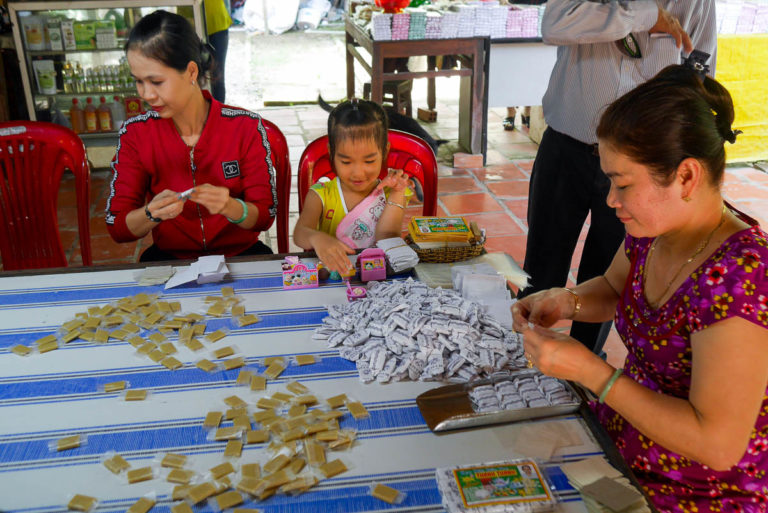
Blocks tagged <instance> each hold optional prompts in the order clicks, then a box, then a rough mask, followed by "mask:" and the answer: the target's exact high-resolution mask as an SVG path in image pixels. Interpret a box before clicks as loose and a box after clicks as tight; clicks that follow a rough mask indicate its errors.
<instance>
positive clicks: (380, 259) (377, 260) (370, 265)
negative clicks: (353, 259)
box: [357, 248, 387, 282]
mask: <svg viewBox="0 0 768 513" xmlns="http://www.w3.org/2000/svg"><path fill="white" fill-rule="evenodd" d="M357 263H358V265H359V266H360V281H363V282H366V281H380V280H386V279H387V261H386V256H385V253H384V250H383V249H379V248H368V249H364V250H363V251H362V253H360V255H359V256H358V257H357Z"/></svg>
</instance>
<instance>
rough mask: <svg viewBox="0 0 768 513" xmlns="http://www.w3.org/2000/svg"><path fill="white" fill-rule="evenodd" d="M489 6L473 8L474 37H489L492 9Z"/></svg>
mask: <svg viewBox="0 0 768 513" xmlns="http://www.w3.org/2000/svg"><path fill="white" fill-rule="evenodd" d="M490 7H491V6H490V5H489V4H484V5H483V6H481V7H477V8H475V36H480V37H485V36H490V35H491V19H492V17H493V9H491V8H490Z"/></svg>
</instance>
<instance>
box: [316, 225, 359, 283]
mask: <svg viewBox="0 0 768 513" xmlns="http://www.w3.org/2000/svg"><path fill="white" fill-rule="evenodd" d="M312 247H313V248H314V250H315V253H317V257H318V258H319V259H320V261H321V262H323V265H325V266H326V267H327V268H328V270H330V271H336V272H338V273H340V274H341V273H346V272H347V271H349V270H350V269H352V262H351V261H350V260H349V257H348V256H347V255H354V254H355V250H354V249H352V248H350V247H349V246H347V245H346V244H344V243H343V242H341V241H340V240H339V239H337V238H336V237H332V236H331V235H328V234H327V233H324V232H317V233H315V234H314V235H313V236H312Z"/></svg>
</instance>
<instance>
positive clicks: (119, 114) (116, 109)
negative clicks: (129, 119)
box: [111, 96, 125, 130]
mask: <svg viewBox="0 0 768 513" xmlns="http://www.w3.org/2000/svg"><path fill="white" fill-rule="evenodd" d="M113 100H114V101H113V102H112V105H111V108H112V124H113V125H114V128H115V130H120V127H121V126H123V121H125V105H123V101H122V100H121V99H120V97H119V96H115V97H114V98H113Z"/></svg>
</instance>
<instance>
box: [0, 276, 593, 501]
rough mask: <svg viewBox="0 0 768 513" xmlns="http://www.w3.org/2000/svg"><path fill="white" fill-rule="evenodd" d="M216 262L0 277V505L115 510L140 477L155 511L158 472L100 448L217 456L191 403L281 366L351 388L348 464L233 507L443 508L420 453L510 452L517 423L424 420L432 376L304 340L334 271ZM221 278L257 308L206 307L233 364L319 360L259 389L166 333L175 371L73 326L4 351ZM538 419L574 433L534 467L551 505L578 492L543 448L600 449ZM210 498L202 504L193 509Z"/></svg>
mask: <svg viewBox="0 0 768 513" xmlns="http://www.w3.org/2000/svg"><path fill="white" fill-rule="evenodd" d="M230 269H231V271H232V278H233V281H231V282H227V283H223V284H222V283H219V284H210V285H193V286H184V287H180V288H177V289H172V290H169V291H163V289H162V287H161V286H156V287H154V286H153V287H139V286H138V285H136V283H135V282H134V281H133V274H134V272H135V270H120V271H102V272H80V273H67V274H55V275H36V276H24V277H21V276H18V277H13V276H11V277H3V278H0V511H3V512H25V513H37V512H41V513H42V512H45V513H49V512H57V511H65V510H66V509H67V501H68V498H69V497H70V496H71V495H72V494H75V493H79V494H85V495H91V496H94V497H97V498H98V499H99V500H100V503H99V507H98V511H121V510H125V509H126V508H127V507H128V506H130V505H131V504H133V502H135V501H136V500H137V499H138V498H139V497H141V496H143V495H144V494H146V493H148V492H152V491H154V492H155V493H156V494H157V499H158V501H157V505H156V506H155V508H154V509H153V511H170V507H171V506H172V501H171V498H170V491H171V489H172V487H173V486H174V485H172V484H171V483H168V482H165V481H163V480H161V479H159V478H157V479H154V480H151V481H146V482H142V483H136V484H132V485H129V484H127V483H126V482H125V481H124V480H123V479H121V478H119V477H117V476H115V475H113V474H111V473H110V472H109V471H107V469H106V468H105V467H104V466H103V465H102V464H101V463H100V461H99V457H100V456H101V455H102V454H103V453H105V452H107V451H116V452H117V453H119V454H121V455H123V456H124V457H125V458H126V459H127V460H128V461H129V462H130V463H131V464H132V466H133V467H134V468H137V467H142V466H146V465H149V464H151V462H152V460H153V458H154V457H156V455H158V454H160V453H164V452H175V453H182V454H186V455H188V456H189V457H190V461H191V467H192V468H194V469H195V470H198V471H200V472H204V471H205V470H206V469H209V468H210V467H212V466H214V465H217V464H218V463H220V462H221V461H223V454H222V453H223V450H224V442H211V441H207V440H206V432H205V431H204V430H203V428H202V426H201V424H202V420H203V417H204V416H205V413H206V412H208V411H210V410H222V409H223V403H222V402H221V401H222V399H223V398H224V397H227V396H230V395H232V394H237V395H238V396H240V397H242V398H243V399H245V400H247V401H249V402H250V403H251V404H253V403H255V402H256V400H257V399H258V398H259V397H261V396H264V395H271V394H272V393H273V392H275V391H277V390H284V385H285V383H286V382H287V381H290V380H299V381H301V382H302V383H304V384H305V385H306V386H307V387H309V388H310V389H311V390H312V392H313V393H316V394H317V395H318V396H320V397H322V398H327V397H330V396H333V395H337V394H340V393H346V394H347V395H348V396H350V397H353V398H356V399H358V400H360V401H362V402H363V403H364V404H365V406H366V407H367V408H368V410H369V411H370V414H371V415H370V418H368V419H365V420H362V421H357V422H356V421H355V420H353V419H351V418H350V416H349V415H345V417H344V419H343V421H342V423H341V424H342V427H344V428H354V429H357V430H358V442H357V445H356V446H355V447H354V448H353V449H352V450H350V451H347V452H342V453H339V456H340V457H341V458H342V460H344V461H345V462H346V463H347V464H348V465H349V466H350V467H351V470H350V471H349V472H347V473H344V474H341V475H339V476H337V477H336V478H333V479H329V480H325V481H322V482H321V483H320V484H319V485H318V486H317V487H315V488H313V489H312V491H310V492H308V493H305V494H303V495H300V496H298V497H287V496H284V495H278V496H274V497H272V498H270V499H268V500H266V501H264V502H260V503H257V504H252V503H247V504H246V507H256V508H258V509H260V510H261V511H265V512H268V513H274V512H284V511H285V512H287V511H290V512H332V511H350V512H358V511H380V510H398V511H408V512H425V513H426V512H439V511H443V508H442V506H441V501H440V494H439V492H438V489H437V484H436V481H435V477H434V470H435V468H437V467H445V466H453V465H458V464H470V463H479V462H487V461H498V460H501V459H507V458H513V457H516V455H515V454H514V452H513V450H512V446H513V443H514V440H515V433H516V432H517V431H519V430H520V429H521V428H522V426H524V425H525V424H515V425H505V426H496V427H489V428H484V429H474V430H470V431H463V432H457V433H448V434H442V435H439V436H438V435H435V434H433V433H431V432H430V430H429V429H428V428H427V426H426V425H425V423H424V420H423V419H422V417H421V415H420V413H419V410H418V408H417V406H416V403H415V397H416V396H417V395H419V394H420V393H422V392H424V391H426V390H429V389H431V388H434V387H436V386H439V384H438V383H414V382H400V383H392V384H387V385H381V384H370V385H363V384H362V383H361V382H360V381H359V380H358V377H357V372H356V369H355V366H354V364H353V363H351V362H348V361H346V360H343V359H340V358H339V357H338V355H337V353H336V351H335V350H328V349H327V348H326V347H325V345H324V344H323V343H319V342H316V341H312V340H311V334H312V331H313V329H314V328H315V327H316V326H317V325H318V324H319V323H320V322H321V319H322V318H323V317H324V316H325V309H324V307H323V305H326V304H329V303H336V302H342V301H346V297H345V293H344V290H345V289H344V288H343V287H342V286H341V285H339V284H329V285H324V286H322V287H321V288H317V289H305V290H298V291H284V290H282V288H281V279H280V263H279V262H277V261H263V262H252V263H234V264H230ZM222 285H231V286H233V287H234V289H235V293H236V294H237V295H238V296H240V297H241V298H242V299H243V301H244V304H245V306H246V311H247V312H248V313H256V314H258V315H259V316H260V317H261V319H262V321H261V322H259V323H258V324H255V325H252V326H250V327H247V328H236V327H234V325H233V324H232V321H231V319H229V318H224V319H214V318H209V319H207V322H208V329H207V332H210V331H213V330H215V329H217V328H218V327H221V326H226V327H228V328H231V332H230V333H229V335H228V336H227V337H226V338H225V339H224V340H222V341H220V342H218V343H217V344H216V347H221V346H223V345H234V346H236V347H237V349H238V350H239V352H240V354H242V355H243V356H245V357H246V362H247V369H249V370H252V371H256V372H260V371H263V370H264V367H263V366H262V365H261V359H262V358H263V357H265V356H272V355H286V356H290V355H296V354H312V355H316V356H319V357H320V358H321V361H320V362H319V363H316V364H314V365H308V366H301V367H299V366H295V365H291V366H289V367H288V368H287V369H286V371H285V372H284V373H283V374H282V376H280V378H279V379H278V380H276V381H270V382H269V385H268V387H267V391H266V392H252V391H250V390H249V389H248V388H245V387H237V386H236V385H235V379H236V377H237V375H238V373H239V372H240V370H242V369H237V370H232V371H220V372H215V373H212V374H208V373H206V372H203V371H202V370H200V369H197V368H196V367H195V366H194V362H195V361H197V360H199V359H200V358H201V356H202V355H201V353H203V354H204V355H205V356H208V353H209V348H208V347H206V349H205V350H203V351H201V352H197V353H193V352H192V351H190V350H188V349H187V348H185V347H183V346H182V345H181V344H178V349H179V353H178V354H176V355H175V356H176V357H177V358H178V359H179V360H181V361H182V362H183V363H184V367H183V368H182V369H179V370H176V371H169V370H167V369H165V368H164V367H162V366H161V365H159V364H155V363H153V362H152V361H151V360H149V359H148V358H144V357H139V356H137V355H136V352H135V350H134V348H133V347H132V346H131V345H130V344H128V343H127V342H115V341H112V342H110V343H109V344H94V343H87V342H84V341H82V340H77V341H75V342H72V343H70V344H67V345H65V346H63V347H61V348H60V349H58V350H56V351H52V352H49V353H45V354H42V355H40V354H33V355H31V356H28V357H19V356H17V355H15V354H12V353H11V352H10V348H11V347H12V346H14V345H16V344H25V345H30V346H32V345H34V344H33V343H34V341H35V340H37V339H39V338H41V337H43V336H45V335H47V334H50V333H53V332H55V330H56V329H57V328H58V327H59V326H60V325H61V324H62V323H63V322H66V321H68V320H70V319H72V318H73V317H74V315H75V314H76V313H78V312H83V311H86V310H87V307H89V306H94V305H98V306H103V305H106V304H108V303H112V302H114V301H116V300H118V299H121V298H123V297H126V296H132V295H135V294H137V293H139V292H158V293H162V295H163V297H162V298H163V299H165V300H168V301H180V302H181V305H182V311H183V312H190V311H204V302H203V298H204V297H205V296H206V295H219V294H220V290H221V286H222ZM172 340H174V339H173V338H172ZM211 358H212V357H211ZM118 380H127V381H129V382H130V386H131V388H145V389H148V390H150V391H151V395H150V397H149V399H148V400H146V401H143V402H124V401H122V400H121V399H120V397H119V394H117V393H114V394H106V393H103V392H100V391H99V386H100V385H103V384H104V383H109V382H113V381H118ZM538 422H541V423H547V422H557V423H566V424H568V425H570V427H571V428H572V429H573V430H574V431H575V432H577V433H578V434H579V436H580V438H581V439H582V444H581V445H577V446H571V447H568V448H564V449H560V450H559V451H558V452H556V453H555V456H553V458H552V460H551V461H549V462H546V463H545V467H546V469H547V472H548V473H549V475H550V476H551V477H552V479H553V481H554V483H555V485H556V486H557V487H558V494H559V497H560V499H561V500H562V501H563V502H562V503H561V504H560V505H559V508H560V509H561V510H563V511H583V510H584V506H583V504H582V503H581V501H580V499H579V495H578V493H576V492H575V490H573V489H572V488H571V487H570V486H569V485H568V483H567V481H566V479H565V477H564V475H563V473H562V472H561V471H560V469H559V467H558V464H560V463H562V462H564V461H573V460H578V459H582V458H585V457H588V456H592V455H595V454H602V451H601V450H600V448H599V446H598V445H597V444H596V443H595V442H594V439H593V437H592V436H591V434H590V433H589V432H588V430H587V428H586V425H585V424H584V422H583V421H582V420H581V419H580V418H578V417H575V416H571V417H563V418H558V419H550V420H545V421H538ZM74 434H82V435H87V444H85V445H84V446H82V447H80V448H78V449H74V450H69V451H62V452H58V453H57V452H51V451H50V450H49V448H48V444H49V443H50V442H51V441H55V440H57V439H59V438H62V437H65V436H69V435H74ZM335 454H336V453H334V455H335ZM329 459H330V458H329ZM265 461H267V451H265V450H264V447H263V445H245V447H244V450H243V454H242V457H241V458H240V462H241V463H251V462H261V463H262V464H263V463H264V462H265ZM373 482H382V483H386V484H388V485H390V486H393V487H395V488H398V489H399V490H402V491H404V492H407V497H406V500H405V501H404V502H403V503H402V504H400V505H399V506H390V505H388V504H386V503H384V502H381V501H379V500H377V499H374V498H373V497H371V496H370V495H369V485H370V484H371V483H373ZM209 509H210V508H209V507H208V506H207V505H206V504H202V505H200V506H199V507H196V508H195V511H208V510H209Z"/></svg>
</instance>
